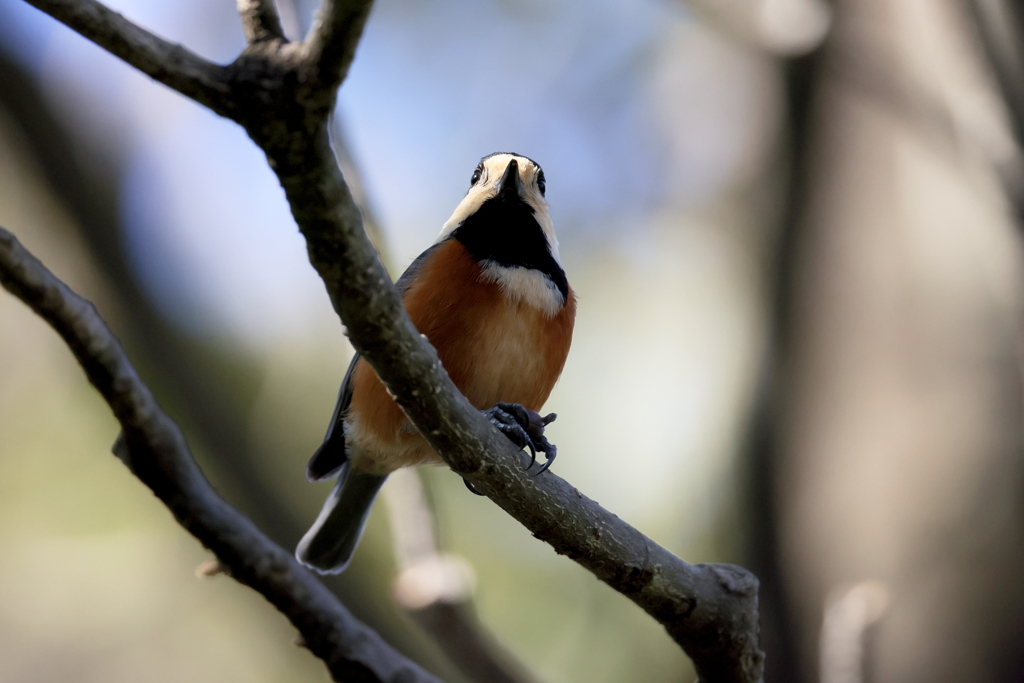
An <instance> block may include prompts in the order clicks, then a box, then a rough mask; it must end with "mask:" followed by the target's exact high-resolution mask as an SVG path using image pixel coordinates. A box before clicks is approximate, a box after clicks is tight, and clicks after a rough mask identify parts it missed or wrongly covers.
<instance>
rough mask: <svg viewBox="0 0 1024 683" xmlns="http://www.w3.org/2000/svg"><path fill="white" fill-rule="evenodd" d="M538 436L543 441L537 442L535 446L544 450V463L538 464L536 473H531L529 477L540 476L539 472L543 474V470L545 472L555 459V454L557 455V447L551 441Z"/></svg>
mask: <svg viewBox="0 0 1024 683" xmlns="http://www.w3.org/2000/svg"><path fill="white" fill-rule="evenodd" d="M540 438H541V440H542V441H543V443H538V444H537V448H538V449H539V450H541V451H544V456H545V459H544V464H543V465H541V466H540V469H539V470H538V471H537V473H536V474H531V475H530V476H531V477H537V476H540V475H541V474H544V472H546V471H547V469H548V468H549V467H551V463H553V462H554V461H555V456H556V455H558V448H557V447H556V446H555V444H553V443H551V442H550V441H548V440H547V439H545V438H544V437H543V436H542V437H540Z"/></svg>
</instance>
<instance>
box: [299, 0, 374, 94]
mask: <svg viewBox="0 0 1024 683" xmlns="http://www.w3.org/2000/svg"><path fill="white" fill-rule="evenodd" d="M372 4H373V3H372V1H370V0H324V2H323V5H321V7H320V12H319V14H318V15H317V18H316V22H315V23H314V24H313V28H312V30H311V31H310V34H309V38H307V39H306V49H307V51H308V52H307V59H308V62H307V64H306V70H307V73H308V75H309V78H310V79H311V80H312V81H313V82H315V84H316V87H318V88H319V89H321V90H322V91H324V92H328V93H331V94H332V95H333V93H334V91H335V90H337V89H338V86H340V85H341V83H342V81H344V80H345V76H347V75H348V68H349V66H351V64H352V59H353V58H354V57H355V54H356V45H358V44H359V37H360V36H361V35H362V33H363V26H365V25H366V18H367V17H368V16H369V15H370V7H371V5H372ZM331 101H332V102H333V97H332V100H331Z"/></svg>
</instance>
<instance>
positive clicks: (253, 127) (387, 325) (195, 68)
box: [30, 0, 764, 683]
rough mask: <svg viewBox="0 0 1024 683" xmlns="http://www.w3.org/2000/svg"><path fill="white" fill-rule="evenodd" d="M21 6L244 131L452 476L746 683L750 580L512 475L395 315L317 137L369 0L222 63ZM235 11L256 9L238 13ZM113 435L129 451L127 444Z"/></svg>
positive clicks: (114, 28)
mask: <svg viewBox="0 0 1024 683" xmlns="http://www.w3.org/2000/svg"><path fill="white" fill-rule="evenodd" d="M30 2H31V3H32V4H33V5H35V6H36V7H39V8H40V9H43V10H44V11H47V12H48V13H50V14H52V15H53V16H54V17H56V18H57V19H59V20H61V21H63V22H64V23H66V24H68V25H69V26H71V27H72V28H73V29H75V30H77V31H78V32H79V33H81V34H82V35H84V36H85V37H87V38H89V39H90V40H93V41H94V42H96V43H97V44H99V45H100V46H102V47H104V48H106V49H108V50H110V51H111V52H113V53H114V54H116V55H118V56H120V57H121V58H122V59H124V60H125V61H126V62H128V63H129V64H132V65H133V66H136V67H137V68H140V69H141V70H142V71H144V72H145V73H147V74H149V75H150V76H152V77H153V78H155V79H156V80H158V81H161V82H164V83H166V84H167V85H169V86H170V87H173V88H175V89H176V90H178V91H179V92H181V93H183V94H185V95H187V96H190V97H192V98H193V99H195V100H196V101H198V102H200V103H201V104H205V105H206V106H208V107H210V108H211V109H212V110H214V111H216V112H217V113H219V114H221V115H223V116H226V117H228V118H231V119H232V120H234V121H236V122H238V123H239V124H240V125H242V126H243V127H244V128H245V130H246V131H247V132H248V134H249V135H250V137H251V138H252V139H253V140H254V141H255V142H256V144H257V145H259V146H260V148H261V149H263V151H264V152H265V153H266V155H267V159H268V162H269V163H270V165H271V167H272V168H273V169H274V171H275V172H276V173H277V176H278V178H279V180H280V182H281V185H282V187H283V188H284V190H285V194H286V196H287V198H288V201H289V204H290V205H291V209H292V214H293V216H294V217H295V221H296V223H297V224H298V226H299V229H300V231H301V232H302V234H303V235H304V236H305V238H306V241H307V247H308V251H309V257H310V262H311V263H312V264H313V266H314V268H316V270H317V272H318V273H319V274H320V277H321V278H322V279H323V281H324V285H325V286H326V288H327V292H328V294H329V296H330V298H331V302H332V304H333V305H334V308H335V310H336V311H337V313H338V314H339V316H340V317H341V319H342V321H343V322H344V324H345V325H346V327H347V330H348V335H349V338H350V339H351V341H352V343H353V345H354V346H355V347H356V349H357V350H358V351H359V352H360V353H362V354H363V356H364V357H365V358H366V359H367V360H368V361H369V362H370V363H371V365H373V367H374V368H375V369H376V370H377V372H378V374H379V375H380V377H381V379H382V380H383V381H384V383H385V384H386V385H387V386H388V388H389V389H390V390H391V392H392V393H393V394H394V396H395V397H396V400H397V401H398V403H399V405H401V406H402V408H403V409H404V410H405V412H406V413H407V414H408V415H409V417H410V418H411V419H412V421H413V423H414V424H415V425H416V426H417V428H418V429H419V430H420V431H421V432H422V433H423V434H424V435H425V436H426V438H427V439H428V441H430V443H431V445H432V446H434V448H435V449H436V450H437V451H438V452H439V453H440V454H441V455H442V457H443V458H444V459H445V461H446V462H447V463H448V464H449V466H450V467H451V468H452V469H453V470H454V471H456V472H457V473H459V474H461V475H463V476H464V477H466V478H467V479H468V480H469V481H471V482H472V483H473V484H474V486H476V488H477V489H478V490H480V491H481V492H483V493H485V494H486V495H488V496H489V497H490V498H491V499H492V500H494V502H496V503H497V504H498V505H499V506H501V507H502V509H504V510H505V511H507V512H508V513H509V514H511V515H512V516H513V517H515V518H516V519H517V520H519V521H520V522H521V523H522V524H523V525H524V526H526V527H527V528H528V529H529V530H530V531H531V532H532V533H533V534H534V535H536V536H537V537H538V538H540V539H542V540H544V541H546V542H547V543H549V544H550V545H551V546H552V547H554V549H555V550H556V551H557V552H559V553H561V554H564V555H567V556H569V557H571V558H572V559H574V560H575V561H577V562H578V563H580V564H581V565H583V566H584V567H586V568H588V569H589V570H591V571H592V572H593V573H594V574H595V575H596V576H597V577H598V578H599V579H601V580H602V581H604V582H605V583H607V584H608V585H609V586H611V587H612V588H615V589H616V590H618V591H619V592H621V593H623V594H624V595H626V596H627V597H629V598H630V599H631V600H633V601H634V602H635V603H636V604H637V605H639V606H640V607H642V608H643V609H644V610H645V611H647V612H648V613H649V614H650V615H651V616H653V617H654V618H655V619H657V620H658V621H659V622H660V623H662V624H663V625H664V626H665V628H666V629H667V630H668V632H669V634H670V635H671V636H672V638H674V639H675V641H676V642H677V643H679V644H680V646H682V647H683V649H684V650H685V651H686V652H687V654H688V655H689V656H690V657H691V658H692V659H693V662H694V665H695V667H696V669H697V671H698V674H699V675H700V677H701V679H702V680H704V681H715V682H718V681H722V682H726V683H728V682H732V681H736V682H743V683H755V682H757V681H760V680H761V678H762V672H763V666H764V664H763V662H764V655H763V653H762V652H761V651H760V650H759V649H758V611H757V588H758V583H757V579H756V578H755V577H754V576H753V575H752V574H750V573H749V572H747V571H746V570H744V569H742V568H740V567H736V566H732V565H690V564H687V563H685V562H683V561H682V560H680V559H679V558H677V557H675V556H674V555H672V554H671V553H669V552H668V551H666V550H665V549H664V548H661V547H660V546H658V545H657V544H656V543H654V542H653V541H651V540H650V539H648V538H647V537H645V536H644V535H643V534H641V533H640V532H638V531H637V530H636V529H633V528H632V527H631V526H629V525H628V524H626V523H625V522H623V521H622V520H620V519H619V518H618V517H616V516H615V515H613V514H611V513H609V512H607V511H606V510H604V509H602V508H601V507H600V506H599V505H597V504H596V503H594V502H593V501H591V500H590V499H588V498H587V497H586V496H584V495H583V494H582V493H580V492H579V491H578V490H576V489H575V488H573V487H572V486H571V485H569V484H568V483H566V482H565V481H563V480H562V479H560V478H559V477H558V476H556V475H555V474H554V473H552V472H548V473H545V474H544V475H542V476H540V477H537V478H529V477H527V476H526V475H525V474H524V472H523V467H522V465H523V463H524V461H525V458H526V456H525V455H524V454H522V453H521V452H518V451H516V449H515V448H514V447H513V446H512V444H511V443H510V442H509V441H508V439H506V438H505V437H504V436H502V435H501V434H500V433H499V432H497V431H496V430H495V429H494V428H493V427H492V426H491V425H490V423H489V422H487V421H486V420H485V419H484V418H483V417H482V416H481V415H480V414H479V413H478V412H477V411H476V410H474V409H473V408H472V406H470V405H469V403H468V401H466V399H465V397H463V396H462V395H461V394H460V393H459V392H458V390H457V389H456V388H455V386H454V384H453V383H452V381H451V379H450V378H449V377H448V375H447V373H446V372H445V370H444V368H443V367H442V366H441V363H440V362H439V360H438V358H437V354H436V352H435V351H434V349H433V347H431V346H430V345H429V344H428V343H427V342H426V340H425V339H423V338H422V336H421V335H420V334H419V333H418V332H417V331H416V329H415V328H414V327H413V325H412V323H411V322H410V320H409V318H408V316H407V315H406V314H405V310H404V309H403V307H402V304H401V301H400V299H399V297H398V294H397V292H396V291H395V289H394V287H393V286H392V285H391V282H390V278H389V276H388V274H387V272H386V271H385V269H384V267H383V266H382V265H381V263H380V260H379V259H378V258H377V255H376V253H375V251H374V249H373V246H372V245H371V243H370V241H369V240H368V239H367V237H366V235H365V233H364V231H363V228H362V220H361V217H360V215H359V211H358V209H357V208H356V205H355V203H354V202H353V200H352V196H351V194H350V192H349V190H348V187H347V186H346V184H345V181H344V179H343V178H342V175H341V172H340V170H339V168H338V164H337V162H336V160H335V158H334V156H333V153H332V152H331V148H330V144H329V140H328V132H327V131H328V119H329V114H330V111H331V109H332V107H333V104H334V99H335V96H336V90H337V87H338V86H339V85H340V83H341V82H342V80H343V79H344V77H345V74H346V73H347V70H348V67H349V65H350V64H351V61H352V58H353V56H354V52H355V47H356V44H357V42H358V38H359V36H360V34H361V32H362V28H363V26H364V24H365V21H366V18H367V16H368V14H369V9H370V2H368V1H366V0H353V1H350V2H342V1H340V0H338V1H332V0H326V2H325V3H324V5H323V7H322V8H321V11H320V15H319V18H318V20H317V22H316V24H315V26H314V28H313V30H312V32H311V35H310V37H309V38H308V39H307V41H306V42H305V43H298V44H296V43H285V42H283V41H281V40H278V39H276V38H274V39H268V40H262V41H257V42H251V43H250V45H249V47H248V48H246V50H245V51H244V52H243V53H242V54H241V55H240V56H239V58H238V59H237V60H236V61H235V62H234V63H232V64H231V65H229V66H227V67H219V66H216V65H212V64H209V63H207V62H204V61H203V60H201V59H200V58H198V57H195V56H193V55H191V54H189V53H187V52H186V51H184V50H183V49H182V48H180V47H176V46H171V45H169V44H167V43H166V42H164V41H162V40H161V39H159V38H156V37H154V36H151V35H150V34H147V33H146V32H145V31H142V30H141V29H139V28H138V27H135V26H133V25H131V24H129V23H128V22H127V21H126V20H124V19H123V18H122V17H120V16H119V15H117V14H115V13H112V12H110V11H109V10H106V9H105V8H103V7H102V6H101V5H99V4H97V3H95V2H93V1H92V0H30ZM250 4H257V5H259V4H260V3H243V6H244V7H248V6H249V5H250ZM244 7H243V8H244ZM264 9H265V7H264ZM251 16H252V15H250V17H251ZM255 16H257V17H258V16H260V11H256V13H255ZM254 22H255V20H254ZM258 23H259V22H255V23H254V24H253V25H254V26H255V25H256V24H258ZM265 23H266V22H263V25H265ZM247 33H251V34H252V35H253V36H256V35H257V34H259V33H260V30H259V29H256V28H254V29H252V30H251V31H250V29H247ZM80 360H81V361H82V362H83V365H85V364H86V363H87V362H90V361H89V360H88V358H80ZM86 367H87V370H88V366H86ZM116 411H117V408H116V407H115V412H116ZM126 434H127V436H128V438H127V444H128V446H129V451H131V449H133V448H139V446H138V445H137V441H136V438H135V437H134V436H133V434H132V433H131V432H126ZM177 438H179V439H180V435H179V436H178V437H177ZM246 523H248V522H247V521H246ZM224 532H225V533H228V534H229V535H231V534H233V533H234V531H233V530H231V529H224ZM204 542H205V541H204ZM211 548H212V549H214V550H215V552H216V548H215V547H214V546H212V545H211ZM247 566H248V565H247ZM275 604H276V603H275ZM289 616H291V615H289ZM299 617H300V615H295V618H299ZM293 620H294V619H293Z"/></svg>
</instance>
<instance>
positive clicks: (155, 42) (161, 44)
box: [25, 0, 232, 116]
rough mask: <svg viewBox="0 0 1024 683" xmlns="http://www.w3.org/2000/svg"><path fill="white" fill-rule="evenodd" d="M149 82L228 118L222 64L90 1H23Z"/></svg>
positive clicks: (92, 0)
mask: <svg viewBox="0 0 1024 683" xmlns="http://www.w3.org/2000/svg"><path fill="white" fill-rule="evenodd" d="M25 1H26V2H28V3H29V4H30V5H32V6H34V7H36V8H38V9H40V10H42V11H43V12H46V13H47V14H49V15H50V16H52V17H53V18H55V19H57V20H58V21H60V22H62V23H64V24H66V25H67V26H69V27H70V28H72V29H74V30H75V31H77V32H78V33H80V34H82V35H83V36H85V37H86V38H88V39H89V40H91V41H92V42H94V43H96V44H97V45H99V46H100V47H102V48H104V49H105V50H108V51H109V52H110V53H111V54H114V55H116V56H117V57H120V58H121V59H123V60H124V61H125V62H127V63H128V64H131V65H132V66H134V67H135V68H136V69H138V70H139V71H141V72H142V73H144V74H146V75H147V76H149V77H150V78H152V79H153V80H156V81H159V82H161V83H163V84H164V85H167V86H169V87H171V88H173V89H175V90H177V91H178V92H180V93H181V94H182V95H185V96H186V97H190V98H192V99H193V100H195V101H196V102H199V103H200V104H202V105H204V106H207V107H209V108H210V109H212V110H213V111H215V112H217V113H218V114H220V115H222V116H227V115H228V112H229V111H230V109H231V104H232V100H231V97H230V93H229V87H228V83H227V81H226V80H225V76H224V67H221V66H219V65H217V64H214V63H213V62H208V61H206V60H205V59H203V58H202V57H199V56H198V55H196V54H194V53H192V52H190V51H189V50H186V49H185V48H183V47H182V46H181V45H175V44H173V43H169V42H167V41H166V40H164V39H163V38H160V37H158V36H155V35H153V34H152V33H150V32H149V31H146V30H145V29H143V28H140V27H139V26H137V25H135V24H133V23H132V22H130V21H128V20H127V19H125V18H124V17H123V16H121V15H120V14H118V13H117V12H114V11H112V10H110V9H108V8H107V7H105V6H103V5H102V4H100V3H98V2H96V1H95V0H25Z"/></svg>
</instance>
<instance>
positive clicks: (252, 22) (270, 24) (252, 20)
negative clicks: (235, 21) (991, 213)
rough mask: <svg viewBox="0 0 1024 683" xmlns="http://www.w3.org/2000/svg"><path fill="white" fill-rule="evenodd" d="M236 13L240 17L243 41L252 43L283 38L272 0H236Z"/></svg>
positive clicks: (282, 30)
mask: <svg viewBox="0 0 1024 683" xmlns="http://www.w3.org/2000/svg"><path fill="white" fill-rule="evenodd" d="M238 15H239V17H240V18H241V19H242V32H243V33H244V34H245V42H247V43H249V44H252V43H262V42H265V41H268V40H284V39H285V37H284V29H283V28H281V19H280V18H279V17H278V16H277V9H276V8H275V7H274V0H238Z"/></svg>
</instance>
